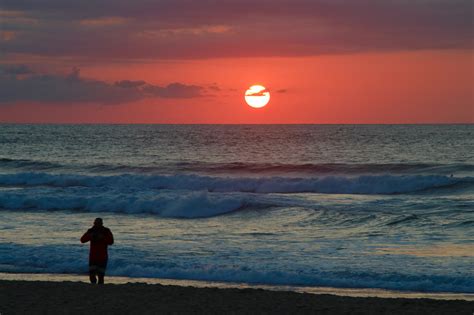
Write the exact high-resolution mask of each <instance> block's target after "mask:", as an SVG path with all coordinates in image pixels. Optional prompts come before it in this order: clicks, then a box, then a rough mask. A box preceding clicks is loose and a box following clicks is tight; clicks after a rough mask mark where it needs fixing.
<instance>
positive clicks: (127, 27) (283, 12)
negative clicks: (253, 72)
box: [0, 0, 473, 59]
mask: <svg viewBox="0 0 474 315" xmlns="http://www.w3.org/2000/svg"><path fill="white" fill-rule="evenodd" d="M0 9H3V10H4V13H3V16H0V18H1V19H2V21H3V22H2V29H3V30H4V31H8V32H9V36H8V38H9V40H3V41H0V50H1V51H3V52H5V53H27V54H37V55H46V56H82V57H88V58H177V59H180V58H185V59H188V58H212V57H246V56H248V57H254V56H297V55H316V54H325V53H351V52H367V51H390V50H413V49H456V48H461V49H463V48H472V47H473V41H472V38H473V28H472V19H473V13H472V12H473V11H472V0H396V1H394V0H357V1H355V0H272V1H270V0H261V1H253V0H252V1H251V0H221V1H213V0H200V1H196V0H156V1H150V0H136V1H129V0H98V1H94V2H93V3H91V4H90V5H84V4H83V3H82V2H80V1H64V0H42V1H37V0H2V1H1V2H0ZM1 14H2V13H0V15H1ZM248 47H252V49H248Z"/></svg>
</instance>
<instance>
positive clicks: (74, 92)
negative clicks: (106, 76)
mask: <svg viewBox="0 0 474 315" xmlns="http://www.w3.org/2000/svg"><path fill="white" fill-rule="evenodd" d="M0 70H1V71H0V86H1V87H2V88H1V89H0V103H15V102H20V101H32V102H40V103H41V102H46V103H99V104H121V103H128V102H133V101H138V100H141V99H145V98H153V97H161V98H193V97H201V96H204V95H203V94H201V92H202V90H203V88H202V87H200V86H197V85H186V84H183V83H171V84H168V85H167V86H164V87H161V86H157V85H152V84H149V83H146V82H145V81H130V80H123V81H118V82H115V83H113V84H109V83H107V82H103V81H98V80H91V79H85V78H82V77H80V70H79V69H78V68H74V69H72V71H71V73H69V74H67V75H56V74H53V75H45V74H35V73H33V72H32V71H31V70H29V68H28V67H27V66H25V65H8V66H7V65H0ZM20 74H21V75H23V74H30V75H28V76H26V77H19V76H18V75H20Z"/></svg>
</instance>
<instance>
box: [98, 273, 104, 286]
mask: <svg viewBox="0 0 474 315" xmlns="http://www.w3.org/2000/svg"><path fill="white" fill-rule="evenodd" d="M97 276H98V277H99V284H104V277H105V273H102V272H99V273H97Z"/></svg>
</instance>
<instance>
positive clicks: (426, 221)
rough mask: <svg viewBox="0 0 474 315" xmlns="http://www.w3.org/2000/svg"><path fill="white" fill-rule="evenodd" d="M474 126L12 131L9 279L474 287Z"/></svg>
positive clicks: (0, 263)
mask: <svg viewBox="0 0 474 315" xmlns="http://www.w3.org/2000/svg"><path fill="white" fill-rule="evenodd" d="M473 197H474V125H15V124H4V125H0V272H3V273H53V274H78V273H81V274H82V273H84V274H85V273H87V270H88V265H87V264H88V260H87V257H88V245H87V244H85V245H84V244H80V242H79V238H80V237H81V235H82V234H83V233H84V232H85V231H86V230H87V229H88V228H89V227H90V226H91V225H92V222H93V220H94V218H96V217H102V218H103V220H104V225H105V226H107V227H109V228H110V229H111V230H112V232H113V233H114V236H115V244H114V245H113V246H111V247H110V248H109V257H110V258H109V265H108V270H107V274H108V275H115V276H125V277H142V278H143V277H145V278H167V279H189V280H206V281H221V282H245V283H258V284H269V285H290V286H292V285H294V286H315V287H316V286H330V287H336V288H381V289H391V290H402V291H421V292H463V293H472V292H474V198H473Z"/></svg>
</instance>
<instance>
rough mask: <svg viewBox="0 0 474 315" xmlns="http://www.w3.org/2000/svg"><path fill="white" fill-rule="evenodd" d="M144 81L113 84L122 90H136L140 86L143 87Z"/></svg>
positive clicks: (124, 81)
mask: <svg viewBox="0 0 474 315" xmlns="http://www.w3.org/2000/svg"><path fill="white" fill-rule="evenodd" d="M145 84H146V82H145V81H142V80H140V81H130V80H122V81H117V82H115V83H114V85H115V86H118V87H122V88H136V87H139V86H142V85H145Z"/></svg>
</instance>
